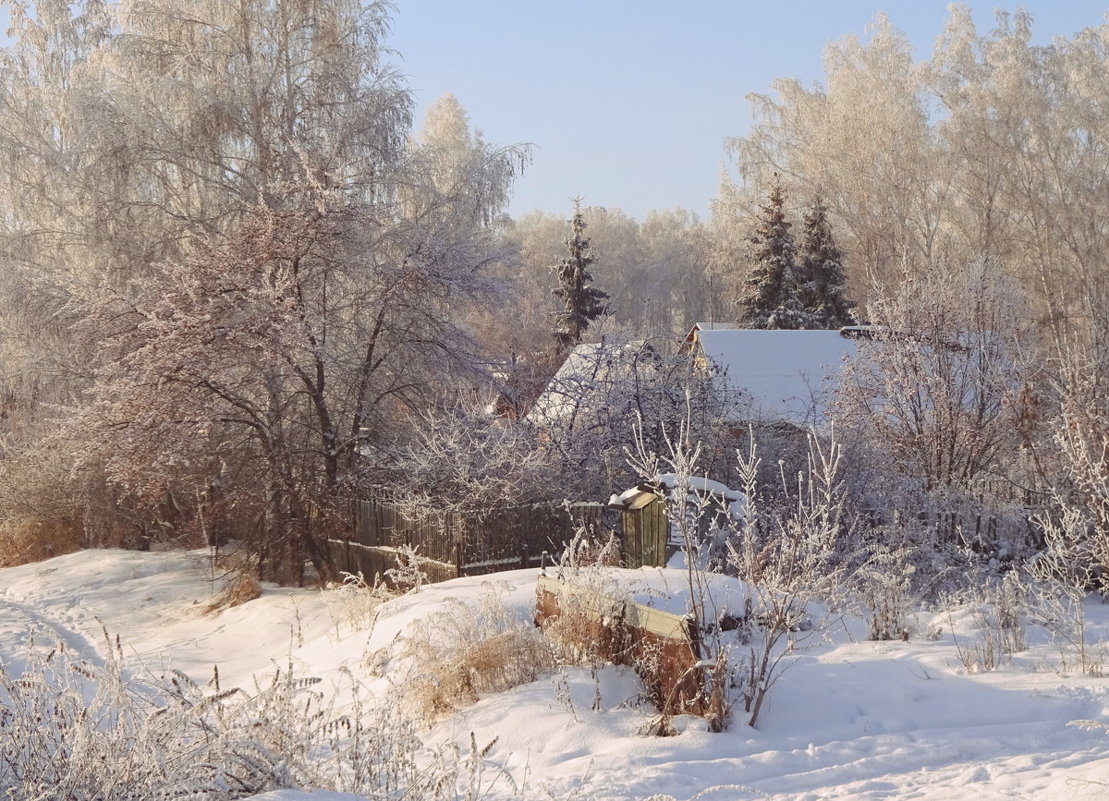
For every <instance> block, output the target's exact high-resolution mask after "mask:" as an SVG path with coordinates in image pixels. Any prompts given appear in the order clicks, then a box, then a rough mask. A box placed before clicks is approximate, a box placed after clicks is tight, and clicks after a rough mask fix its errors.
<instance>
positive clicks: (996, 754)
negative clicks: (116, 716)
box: [0, 550, 1109, 801]
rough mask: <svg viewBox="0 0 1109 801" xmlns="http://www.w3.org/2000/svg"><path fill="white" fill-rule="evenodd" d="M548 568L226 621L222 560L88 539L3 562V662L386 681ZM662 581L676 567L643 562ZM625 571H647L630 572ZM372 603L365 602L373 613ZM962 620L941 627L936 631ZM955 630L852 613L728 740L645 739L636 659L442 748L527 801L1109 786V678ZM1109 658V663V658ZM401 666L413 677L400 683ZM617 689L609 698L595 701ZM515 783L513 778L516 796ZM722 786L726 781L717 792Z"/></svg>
mask: <svg viewBox="0 0 1109 801" xmlns="http://www.w3.org/2000/svg"><path fill="white" fill-rule="evenodd" d="M536 574H537V571H535V570H524V571H514V572H510V573H503V574H498V575H495V576H488V577H483V578H474V579H459V580H456V581H451V582H447V583H445V584H439V585H434V586H429V587H425V588H423V589H422V590H421V591H420V592H419V593H417V594H414V595H409V596H405V597H401V598H398V599H395V600H393V601H390V602H388V603H386V604H385V605H384V606H382V607H380V608H379V609H378V612H377V616H376V619H375V620H374V621H373V625H372V626H369V625H366V626H361V627H360V626H356V625H354V624H353V622H352V620H351V613H352V609H351V608H350V605H349V604H343V603H339V602H338V601H337V600H336V597H335V596H334V595H332V596H330V597H329V595H328V594H327V593H323V592H320V591H313V590H289V589H286V588H276V587H268V588H267V589H266V591H265V594H264V595H263V597H262V598H260V599H257V600H255V601H251V602H249V603H247V604H244V605H242V606H239V607H235V608H231V609H225V610H223V611H221V612H218V613H215V614H210V613H206V612H205V609H206V608H207V607H208V605H209V604H210V603H211V600H212V597H213V595H214V594H215V592H217V591H218V589H219V583H218V582H213V581H211V580H210V572H209V566H208V563H207V560H206V558H205V554H203V553H202V552H193V553H137V552H125V551H108V550H105V551H85V552H81V553H75V554H70V555H67V556H62V557H58V558H56V559H52V560H50V561H48V562H43V563H39V564H31V565H25V566H22V567H17V568H8V569H4V570H0V663H3V665H4V666H5V670H7V671H8V672H9V673H11V672H12V671H16V672H18V670H19V669H20V664H21V663H20V659H21V658H22V656H21V655H22V654H24V653H25V650H26V644H27V639H28V635H29V634H30V633H32V632H35V636H36V637H37V638H38V639H39V641H43V640H47V639H56V640H60V641H62V642H63V643H65V645H66V647H67V648H68V649H69V650H70V651H71V652H75V653H77V654H80V655H82V656H83V657H84V658H85V659H87V660H88V661H90V662H93V663H99V662H102V661H103V660H104V659H105V656H106V642H105V639H104V635H103V631H104V630H107V631H108V632H109V634H110V635H111V636H113V637H114V636H115V635H116V634H118V635H119V636H120V639H121V642H122V645H123V648H124V652H125V653H126V654H127V655H128V659H129V669H130V670H132V671H136V672H138V671H143V670H149V671H152V672H155V673H156V672H159V671H162V670H164V669H165V668H166V667H168V666H171V665H172V666H173V667H175V668H177V669H180V670H182V671H184V672H186V673H188V674H189V675H191V676H192V677H193V678H194V679H196V680H197V681H198V682H206V681H208V679H209V678H210V677H211V676H212V671H213V666H214V665H218V666H219V674H220V681H221V685H222V686H224V687H228V686H233V685H236V684H237V685H241V686H244V687H248V688H249V687H251V686H253V680H254V678H255V677H263V676H265V675H266V674H267V673H268V672H270V671H272V669H273V668H274V666H276V665H285V664H288V663H289V661H290V660H292V662H293V663H294V664H295V665H297V666H298V669H299V671H300V672H301V673H302V674H305V675H314V676H319V677H321V678H323V679H324V681H325V683H326V682H332V683H333V684H334V685H335V686H339V685H340V683H341V682H340V679H339V677H340V673H341V669H342V668H347V669H349V670H350V671H352V672H353V673H354V675H356V676H359V677H362V678H364V680H365V682H366V683H367V685H368V686H369V688H370V689H371V690H375V691H381V690H383V689H385V688H386V687H387V684H388V680H389V676H388V673H387V672H386V675H385V676H382V675H380V674H381V671H380V670H378V671H376V672H374V671H371V669H370V668H369V667H368V665H369V664H370V663H371V662H373V660H372V659H371V658H370V657H371V655H372V654H373V653H375V652H376V651H378V650H379V649H382V648H385V647H387V646H388V645H389V644H390V643H391V642H393V641H394V640H395V638H396V637H397V636H398V635H403V634H404V633H405V632H406V631H408V630H410V629H411V628H412V627H413V626H414V625H416V621H418V620H419V619H421V618H428V617H431V616H434V615H436V614H440V613H442V612H443V611H444V610H450V609H453V608H457V602H459V601H461V602H464V603H474V604H476V603H478V601H479V599H480V598H481V597H482V596H483V595H485V596H488V595H489V594H490V593H493V594H495V595H496V596H498V597H499V599H500V601H501V603H502V604H503V605H504V606H505V607H506V608H507V609H509V610H510V611H512V612H513V613H515V614H517V615H519V616H520V618H521V619H530V617H531V615H532V612H533V608H534V600H535V578H536ZM641 577H642V581H644V582H646V583H649V584H651V585H652V586H654V587H656V588H657V587H661V586H669V587H671V588H672V589H674V590H675V591H677V590H679V588H680V584H681V582H680V579H678V578H675V575H674V574H669V575H668V574H662V573H659V571H651V570H647V571H643V572H642V573H641ZM625 580H630V579H627V578H626V577H625ZM354 611H357V610H354ZM1088 614H1089V622H1088V633H1089V638H1090V640H1091V641H1095V642H1109V607H1107V606H1103V605H1100V604H1097V603H1094V602H1091V603H1090V605H1089V608H1088ZM941 627H942V633H941V634H940V635H939V636H938V638H936V639H929V638H928V637H927V636H925V635H926V634H927V632H928V631H929V630H932V631H933V632H935V631H936V630H937V629H940V628H941ZM953 630H954V634H955V636H957V637H959V638H960V640H961V641H963V642H967V641H969V640H972V639H973V638H974V636H975V632H974V630H973V627H972V625H971V623H970V615H968V614H966V613H961V612H959V611H958V610H956V611H955V612H952V613H949V612H943V613H936V614H921V615H919V616H918V617H917V620H916V623H915V630H914V633H913V636H912V638H911V639H910V641H909V642H881V643H876V642H869V641H866V640H865V639H863V638H862V634H863V632H865V626H864V625H863V624H862V622H861V621H858V620H851V619H847V620H844V621H842V622H840V623H838V624H836V625H835V626H833V627H832V628H831V629H829V630H828V631H827V632H826V633H825V636H824V637H821V638H819V639H815V640H814V641H812V642H811V644H809V645H807V646H805V647H804V648H802V649H799V650H798V651H797V652H796V654H795V661H794V663H793V664H792V666H791V667H790V668H789V670H788V671H787V672H785V673H784V674H783V676H782V678H781V681H780V683H779V684H778V685H777V686H776V687H775V688H774V689H773V691H772V693H771V695H770V698H769V701H768V707H767V708H766V709H765V710H764V712H763V716H762V718H761V721H760V726H759V728H758V729H757V730H755V729H751V728H749V727H746V726H744V725H741V724H737V725H734V726H733V727H732V729H731V730H730V731H728V732H726V733H723V734H712V733H709V732H708V731H707V730H706V727H705V725H704V723H703V721H701V720H699V719H694V718H683V719H680V720H679V721H677V728H678V730H679V733H678V735H677V736H674V737H666V738H662V737H649V736H644V735H643V734H641V733H640V732H641V730H642V728H643V726H644V724H645V723H646V722H647V720H648V710H647V709H645V708H644V707H643V706H642V705H640V704H637V703H636V695H637V693H638V689H639V688H638V684H637V680H636V677H635V676H634V674H632V673H631V672H630V671H628V670H627V669H625V668H615V667H612V668H605V669H603V670H601V671H599V672H598V673H597V675H596V676H594V675H592V674H591V673H590V671H589V670H586V669H566V670H562V671H558V672H556V673H555V674H553V675H547V676H545V677H543V678H541V679H539V680H538V681H535V682H532V683H530V684H525V685H523V686H519V687H516V688H515V689H513V690H509V691H507V692H504V693H501V694H498V695H495V696H491V697H486V698H483V699H482V700H480V701H479V702H478V703H476V704H474V705H472V706H470V707H469V708H466V709H464V710H462V711H461V712H459V713H458V714H456V715H454V716H453V717H451V718H449V719H447V720H445V721H443V722H441V723H440V724H439V725H437V726H436V727H435V728H434V729H432V730H431V731H429V732H427V734H426V739H427V740H428V741H429V742H431V743H437V742H444V741H446V740H448V739H456V740H457V741H458V742H460V743H463V744H468V743H469V739H470V734H471V732H473V733H474V735H475V737H476V740H477V742H478V743H480V744H484V743H488V742H491V741H493V740H494V739H496V744H495V745H494V747H493V749H492V751H491V752H490V754H489V756H490V758H492V759H494V760H496V761H498V762H500V763H501V764H503V765H505V766H506V767H507V769H508V770H509V772H510V773H511V774H512V776H513V777H514V778H515V780H516V781H517V783H519V784H522V785H523V787H524V791H523V793H522V795H524V796H525V797H528V798H537V799H549V798H554V799H571V798H574V799H597V801H606V800H611V801H617V800H618V799H620V800H622V799H643V798H649V797H651V796H653V795H667V796H673V797H674V798H676V799H687V798H691V797H694V796H697V797H698V798H700V799H705V801H710V800H711V801H718V800H720V799H756V798H757V799H782V800H783V801H784V799H790V801H802V800H804V799H811V800H815V799H854V800H858V799H879V798H898V799H910V798H911V799H936V801H941V800H942V801H963V799H974V801H982V800H983V799H1037V800H1039V801H1051V800H1052V799H1066V800H1067V801H1075V800H1077V799H1085V798H1090V799H1094V798H1105V797H1109V729H1099V728H1098V727H1096V726H1093V727H1091V726H1083V725H1075V722H1076V721H1094V722H1095V723H1100V724H1109V679H1102V678H1093V677H1090V676H1087V675H1082V674H1080V673H1078V672H1075V671H1073V670H1072V669H1071V668H1070V665H1069V664H1068V666H1067V670H1065V671H1064V670H1063V669H1062V668H1061V662H1060V653H1059V650H1058V649H1057V648H1056V647H1054V646H1053V645H1052V644H1051V642H1050V641H1049V639H1048V638H1047V637H1046V635H1045V634H1044V633H1043V632H1040V631H1036V630H1031V631H1030V632H1029V639H1030V641H1031V642H1032V645H1031V646H1030V647H1029V649H1028V650H1027V651H1025V652H1023V653H1021V654H1019V655H1018V656H1017V657H1016V658H1015V659H1014V660H1013V662H1012V663H1011V664H1008V665H1005V666H1003V667H1002V668H1000V669H999V670H996V671H993V672H988V673H978V674H967V672H966V671H965V670H964V668H963V666H962V664H961V663H960V660H959V658H958V654H957V650H956V647H955V642H954V640H953V637H952V631H953ZM1106 669H1107V670H1109V662H1107V663H1106ZM394 678H396V677H394ZM598 692H599V697H600V708H599V709H594V706H596V704H595V699H596V697H597V695H598ZM502 788H503V790H504V791H505V792H507V784H503V785H502V786H501V788H498V787H497V786H496V785H495V786H494V787H493V789H492V791H491V794H490V796H489V797H490V798H496V797H497V795H498V793H499V792H501V789H502ZM708 788H716V789H712V790H709V791H708V792H706V790H707V789H708ZM309 798H310V799H313V801H337V799H340V798H342V799H348V801H349V799H351V798H352V797H351V796H349V795H342V794H336V793H325V792H315V793H304V792H299V791H289V790H285V791H278V792H271V793H267V794H265V795H263V796H257V799H265V801H301V799H309Z"/></svg>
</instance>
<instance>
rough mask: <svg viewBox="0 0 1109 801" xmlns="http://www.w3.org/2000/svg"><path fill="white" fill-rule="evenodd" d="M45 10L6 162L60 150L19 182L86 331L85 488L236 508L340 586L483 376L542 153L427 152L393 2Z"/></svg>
mask: <svg viewBox="0 0 1109 801" xmlns="http://www.w3.org/2000/svg"><path fill="white" fill-rule="evenodd" d="M39 5H40V6H41V7H40V8H38V9H37V10H35V9H31V10H30V11H29V12H28V13H26V14H24V13H23V6H22V4H21V5H20V8H19V10H18V13H17V14H16V15H15V17H14V21H15V22H16V23H17V28H18V34H17V37H18V38H17V44H16V46H15V47H14V49H12V50H9V51H5V53H4V57H5V62H6V65H17V64H23V62H24V61H26V64H24V65H23V66H20V67H19V68H18V69H17V70H14V71H13V72H11V73H7V74H6V75H5V76H4V79H5V80H6V81H11V82H12V83H10V84H9V85H10V86H12V87H13V88H15V82H18V84H19V85H18V88H19V90H20V91H19V92H14V93H3V94H0V145H3V146H5V147H16V146H17V145H18V142H17V141H15V139H18V140H19V141H25V142H28V143H29V142H31V141H32V139H31V138H29V134H30V133H31V129H32V128H33V129H34V130H35V131H38V135H39V136H40V138H41V142H40V143H38V144H35V145H34V148H33V149H34V150H35V152H37V153H40V154H42V156H43V157H42V158H41V159H39V160H37V161H36V160H34V159H30V158H28V159H22V158H13V159H10V160H9V159H5V160H4V163H3V165H0V180H2V181H3V182H4V186H5V187H6V188H8V189H9V192H8V193H7V195H8V200H7V201H5V202H7V206H6V207H5V208H4V210H3V214H2V215H0V216H2V217H3V218H4V219H5V221H10V222H11V224H10V226H6V227H5V228H4V229H3V231H0V235H2V236H3V241H2V243H0V244H2V246H3V252H5V253H9V252H10V253H14V252H18V253H19V255H20V259H21V261H22V264H23V265H25V266H26V268H27V274H28V276H29V278H28V280H27V282H26V284H25V286H26V287H27V288H28V292H29V293H33V298H34V300H35V302H36V303H39V304H42V305H43V306H44V307H53V308H55V309H61V310H62V312H63V313H61V314H58V313H55V317H54V320H55V321H56V328H55V329H54V330H56V331H57V332H59V333H60V335H59V336H58V340H59V342H60V346H59V347H60V348H61V349H63V355H65V356H67V357H68V363H67V366H68V367H69V369H70V372H69V375H70V376H71V383H70V385H69V387H68V389H69V392H68V393H67V394H66V395H65V396H64V401H66V402H67V403H66V405H68V406H69V407H70V410H71V414H70V425H69V426H67V427H66V428H65V431H66V434H65V435H63V436H61V437H59V442H61V443H62V444H69V443H72V445H73V447H75V448H76V449H77V451H78V452H77V454H76V456H77V458H78V462H77V467H78V468H84V469H78V470H76V471H74V472H76V473H79V474H82V475H89V476H96V477H97V479H98V480H102V481H104V482H106V484H107V488H108V490H109V491H106V492H102V493H101V494H102V495H103V496H105V497H114V498H115V499H116V500H119V499H120V495H123V496H125V500H126V508H127V509H128V514H130V515H131V517H132V520H133V521H134V522H135V525H136V527H139V528H149V527H151V526H154V527H165V528H166V529H167V530H169V531H171V532H172V533H174V534H181V532H182V531H183V530H188V529H187V525H188V523H189V522H192V523H195V524H196V525H198V526H199V527H200V528H204V527H205V526H206V525H207V524H208V523H210V522H211V517H210V515H211V514H213V513H214V512H215V509H216V507H217V506H219V505H222V508H224V509H225V510H230V511H229V514H230V515H231V519H229V520H228V521H226V522H227V523H228V524H229V525H230V526H231V527H232V529H233V531H232V533H233V534H234V535H235V536H237V537H238V538H240V539H243V540H245V541H247V542H248V543H249V544H250V546H251V547H252V555H253V556H255V557H256V558H257V563H258V564H260V565H261V566H262V567H263V568H264V570H265V571H266V572H267V573H268V574H269V575H272V576H276V577H278V578H281V579H283V580H294V581H295V580H296V579H298V578H299V576H300V572H301V569H302V567H303V565H304V563H305V560H306V559H310V560H311V561H313V562H315V563H316V566H317V567H318V568H320V569H321V570H324V569H326V567H327V564H326V562H327V555H326V550H325V548H324V547H322V545H321V542H322V540H321V532H324V531H326V530H328V528H329V526H333V525H335V524H337V523H340V522H341V518H340V516H339V511H340V510H341V508H342V502H341V499H342V498H343V497H344V493H351V492H355V491H357V489H358V488H359V487H361V486H364V485H365V484H366V483H369V482H372V481H373V480H374V477H375V474H376V472H377V470H378V464H377V463H376V461H375V459H374V453H375V448H377V447H380V446H381V444H382V443H383V442H386V441H389V440H390V438H391V437H392V435H393V433H394V430H395V429H396V428H397V427H400V426H403V425H404V424H405V413H406V412H408V411H411V410H413V409H417V408H419V407H420V406H421V405H422V404H425V403H426V402H428V401H427V400H426V399H427V398H428V397H429V396H430V395H432V394H434V389H435V388H436V387H438V386H441V385H442V383H443V381H444V380H445V379H446V378H448V377H457V378H458V379H459V380H470V381H480V380H481V372H482V371H481V368H480V363H481V361H480V360H479V359H478V358H477V356H476V343H475V342H474V339H473V337H472V336H471V334H470V330H469V325H468V322H469V321H468V320H463V319H462V314H463V312H465V313H467V314H470V313H471V310H472V309H473V308H475V307H478V306H481V305H483V304H488V305H492V301H493V300H494V299H495V298H499V297H500V296H499V295H498V287H497V284H496V283H495V282H492V281H490V280H489V279H488V278H487V277H486V276H485V275H484V274H483V272H482V268H483V267H484V266H485V265H487V264H489V263H490V262H491V261H494V260H495V259H496V258H497V256H498V245H497V243H496V242H495V241H494V238H493V235H492V231H491V230H490V222H491V221H492V220H494V219H495V218H496V217H497V216H498V215H499V214H500V213H501V211H502V210H503V206H504V203H505V200H506V198H507V194H508V191H509V186H510V185H511V181H512V179H513V177H514V175H515V173H516V171H517V170H518V169H519V166H520V163H521V160H522V158H523V157H524V155H525V154H524V152H523V151H522V150H520V149H517V148H506V149H497V148H492V147H489V146H487V145H485V144H484V143H483V142H481V141H480V137H477V136H476V135H469V134H468V132H467V128H466V126H465V120H464V115H461V114H460V113H453V112H454V111H456V110H451V109H447V112H446V113H444V115H442V116H444V117H445V118H447V119H445V121H444V122H443V124H439V125H432V126H430V127H429V129H428V131H427V135H426V136H425V137H424V139H423V141H420V142H415V141H414V140H413V139H412V138H411V137H410V135H409V129H410V122H411V120H410V110H411V98H410V96H409V94H408V91H407V89H406V88H405V87H404V85H403V84H402V83H401V82H400V80H399V78H398V76H397V75H396V73H395V72H394V71H393V70H392V69H391V67H390V66H389V64H388V63H387V62H386V61H385V58H384V54H383V50H382V46H381V43H382V37H383V35H384V32H385V29H386V28H387V25H388V10H389V5H388V4H387V3H362V2H357V1H356V0H306V1H305V2H292V0H279V1H278V2H262V0H243V2H234V3H229V2H226V1H225V0H197V2H195V3H191V4H189V8H188V9H187V10H186V11H182V9H181V7H180V4H178V3H172V2H168V0H130V1H129V2H126V3H121V4H119V5H118V6H107V7H104V6H102V5H101V4H99V3H93V2H92V1H91V0H89V2H88V3H86V4H83V5H81V6H78V7H77V11H78V12H80V11H82V10H85V11H86V12H87V13H86V14H85V15H84V16H83V17H80V18H78V17H74V18H73V19H70V17H69V15H70V11H69V9H68V8H67V7H66V6H65V4H61V3H57V2H53V0H51V2H49V3H41V4H39ZM86 6H87V8H86ZM92 11H96V12H97V14H101V15H104V16H105V19H106V20H107V22H104V23H101V22H99V19H100V18H99V16H95V15H92V14H91V12H92ZM93 23H95V24H93ZM44 24H48V25H49V30H50V31H51V32H49V33H47V32H45V31H44V29H43V28H42V25H44ZM55 32H56V33H55ZM44 42H54V43H55V44H57V45H58V49H57V51H56V52H57V56H56V57H55V55H54V52H55V51H54V46H53V45H50V46H49V47H47V48H46V51H47V54H46V55H43V53H44V51H43V43H44ZM73 42H78V43H80V44H81V47H77V46H74V45H73V44H72V43H73ZM44 64H48V65H49V69H44V67H43V65H44ZM24 67H26V68H24ZM47 82H48V85H46V83H47ZM17 101H18V102H17ZM32 110H33V111H34V115H31V114H29V113H28V112H29V111H32ZM17 119H23V120H24V122H22V123H20V125H21V126H22V128H21V129H17V128H14V127H11V126H9V124H8V123H9V122H12V123H13V124H14V123H15V122H16V120H17ZM17 130H19V131H21V133H20V136H19V137H16V138H12V137H9V136H8V134H9V132H15V131H17ZM24 134H26V136H25V135H24ZM36 141H37V140H36ZM50 142H52V144H50V147H45V146H43V144H42V143H50ZM23 147H27V145H26V144H24V145H23ZM29 170H30V171H33V173H34V174H31V172H28V171H29ZM22 184H27V185H34V186H35V187H39V188H41V190H42V193H43V195H42V197H41V198H35V197H33V196H32V193H30V192H24V193H22V194H20V193H18V192H16V191H14V190H15V189H16V188H17V187H18V186H19V185H22ZM13 198H19V201H18V202H17V201H15V200H13ZM31 200H34V203H31V202H30V201H31ZM47 232H50V233H47ZM52 333H53V331H52ZM77 356H81V357H83V358H77ZM51 400H54V398H51ZM152 443H157V447H151V444H152ZM217 496H218V497H217ZM190 517H191V521H190V520H189V518H190ZM183 518H184V520H183Z"/></svg>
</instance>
